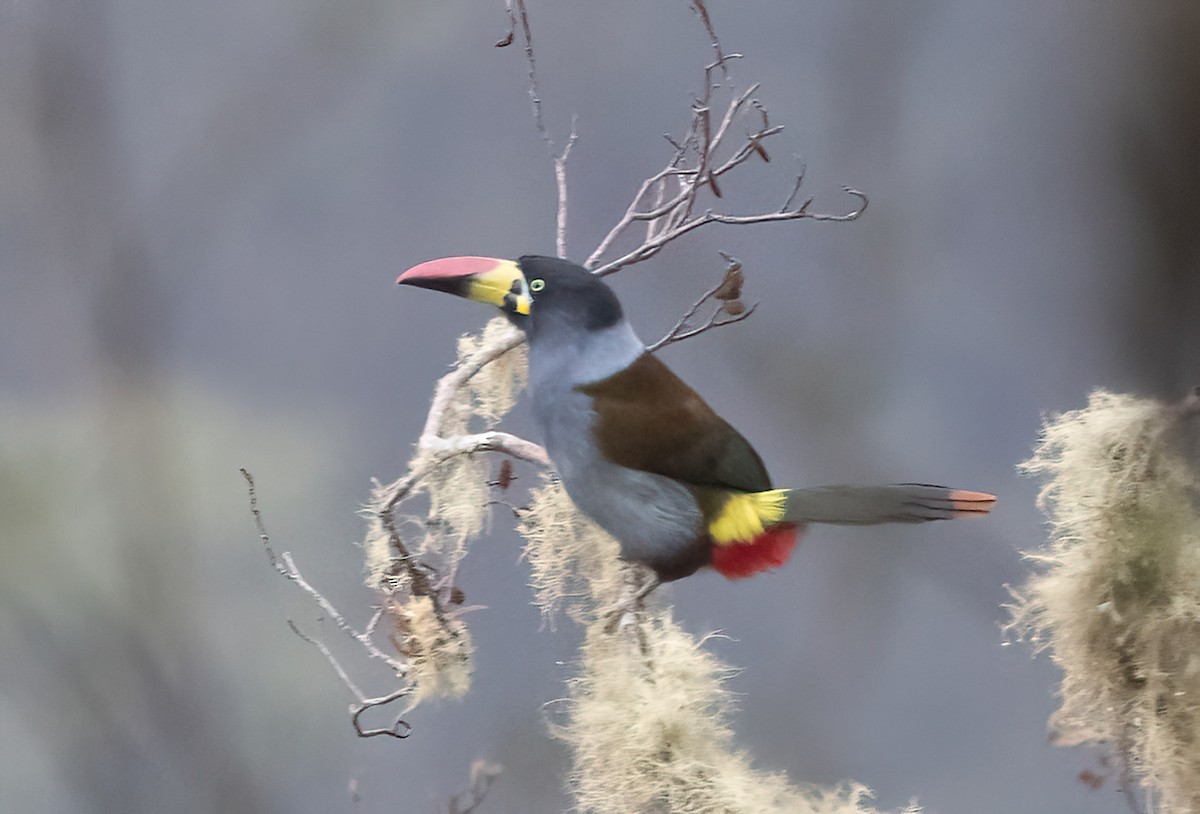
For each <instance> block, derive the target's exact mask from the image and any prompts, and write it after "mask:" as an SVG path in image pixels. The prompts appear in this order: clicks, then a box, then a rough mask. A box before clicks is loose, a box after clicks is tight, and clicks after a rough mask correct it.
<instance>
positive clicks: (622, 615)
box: [600, 568, 662, 633]
mask: <svg viewBox="0 0 1200 814" xmlns="http://www.w3.org/2000/svg"><path fill="white" fill-rule="evenodd" d="M661 584H662V580H661V579H659V578H658V575H657V574H655V573H654V572H653V571H649V570H646V571H644V573H643V572H642V569H635V568H630V569H629V571H628V572H627V576H626V580H625V591H623V592H622V593H623V594H624V595H623V596H622V597H621V599H620V600H618V601H617V603H616V604H615V605H613V606H612V607H610V608H608V609H607V610H604V611H601V613H600V618H601V619H603V620H604V632H605V633H614V632H616V630H617V628H618V627H620V626H621V625H622V624H623V623H625V622H626V620H628V622H629V623H632V622H633V619H634V617H635V616H636V614H638V613H640V612H641V611H642V610H644V609H645V607H646V597H647V596H649V595H650V594H651V592H652V591H653V590H654V589H655V588H657V587H658V586H659V585H661Z"/></svg>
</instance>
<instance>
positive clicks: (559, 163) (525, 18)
mask: <svg viewBox="0 0 1200 814" xmlns="http://www.w3.org/2000/svg"><path fill="white" fill-rule="evenodd" d="M504 8H505V10H506V11H507V12H508V20H509V26H510V27H509V33H508V35H507V36H506V37H505V39H504V40H501V41H500V42H499V43H497V45H500V44H501V43H503V44H504V45H508V44H510V43H511V42H512V34H513V31H514V30H518V28H519V30H520V32H521V38H522V40H523V41H524V43H525V62H526V64H527V66H528V72H527V77H526V88H527V90H528V92H529V104H530V106H531V107H532V108H533V124H534V126H535V127H536V128H537V131H538V135H540V136H541V137H542V141H544V142H546V147H547V148H548V149H549V150H550V156H551V158H552V159H553V161H554V181H555V186H556V188H557V190H558V208H557V210H556V216H555V222H554V245H555V251H557V252H558V256H559V257H566V256H567V159H568V158H570V156H571V148H572V147H574V146H575V142H576V141H577V140H578V139H579V133H578V131H577V130H576V117H574V116H572V117H571V134H570V136H568V137H567V144H566V146H565V147H563V149H562V151H561V152H559V151H558V146H557V145H556V144H555V143H554V139H552V138H551V137H550V131H549V130H547V129H546V121H545V119H544V118H543V117H542V98H541V95H540V94H539V93H538V82H537V59H536V57H535V55H534V51H533V33H532V31H531V30H530V27H529V13H528V12H527V11H526V10H525V0H504ZM506 40H507V41H506Z"/></svg>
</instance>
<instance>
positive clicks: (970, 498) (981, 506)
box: [950, 489, 996, 517]
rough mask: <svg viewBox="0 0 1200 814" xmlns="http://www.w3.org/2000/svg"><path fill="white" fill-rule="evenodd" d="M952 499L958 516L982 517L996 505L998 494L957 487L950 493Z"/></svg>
mask: <svg viewBox="0 0 1200 814" xmlns="http://www.w3.org/2000/svg"><path fill="white" fill-rule="evenodd" d="M950 501H951V503H952V504H953V506H954V511H955V513H956V516H958V517H971V516H977V517H982V516H983V515H985V514H987V513H988V512H990V511H991V510H992V507H993V506H995V505H996V496H995V495H989V494H988V493H987V492H969V491H967V490H966V489H955V490H954V491H952V492H951V493H950Z"/></svg>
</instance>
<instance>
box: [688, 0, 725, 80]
mask: <svg viewBox="0 0 1200 814" xmlns="http://www.w3.org/2000/svg"><path fill="white" fill-rule="evenodd" d="M692 8H693V9H695V11H696V14H698V15H699V16H700V20H701V21H702V22H703V23H704V29H705V30H706V31H707V32H708V39H709V41H710V42H711V43H712V49H713V52H714V53H715V54H716V56H717V64H718V65H720V66H721V70H722V71H723V72H724V73H725V75H726V76H728V75H729V69H728V68H727V67H726V66H725V60H726V59H728V58H729V57H727V56H725V54H724V53H723V52H722V51H721V41H720V40H719V39H717V31H716V29H715V28H713V24H712V20H711V19H710V18H709V16H708V9H707V8H705V7H704V0H692Z"/></svg>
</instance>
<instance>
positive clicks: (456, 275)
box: [396, 257, 533, 314]
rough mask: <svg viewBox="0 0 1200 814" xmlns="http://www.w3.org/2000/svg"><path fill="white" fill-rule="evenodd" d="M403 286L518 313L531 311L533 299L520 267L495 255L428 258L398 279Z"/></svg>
mask: <svg viewBox="0 0 1200 814" xmlns="http://www.w3.org/2000/svg"><path fill="white" fill-rule="evenodd" d="M396 282H397V283H398V284H400V285H415V286H417V287H418V288H431V289H433V290H434V291H445V292H446V293H448V294H454V295H456V296H459V297H466V298H467V299H469V300H475V301H476V302H486V303H491V304H492V305H495V306H496V307H497V308H500V309H501V310H504V311H508V312H510V313H515V314H528V313H529V307H530V305H532V303H533V298H532V297H530V295H529V284H528V283H527V282H526V281H525V275H524V274H522V273H521V269H520V267H519V266H518V265H517V264H516V263H515V262H513V261H512V260H497V259H496V258H494V257H443V258H442V259H440V260H429V261H428V262H425V263H421V264H420V265H418V266H413V267H412V268H410V269H409V270H408V271H406V272H404V273H403V274H401V275H400V276H399V277H397V278H396Z"/></svg>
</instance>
